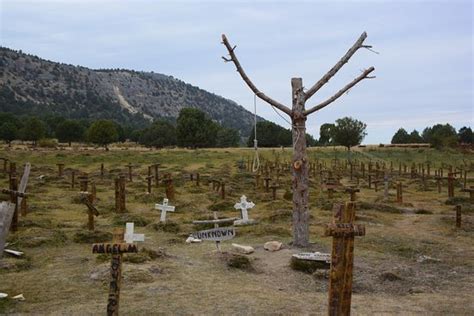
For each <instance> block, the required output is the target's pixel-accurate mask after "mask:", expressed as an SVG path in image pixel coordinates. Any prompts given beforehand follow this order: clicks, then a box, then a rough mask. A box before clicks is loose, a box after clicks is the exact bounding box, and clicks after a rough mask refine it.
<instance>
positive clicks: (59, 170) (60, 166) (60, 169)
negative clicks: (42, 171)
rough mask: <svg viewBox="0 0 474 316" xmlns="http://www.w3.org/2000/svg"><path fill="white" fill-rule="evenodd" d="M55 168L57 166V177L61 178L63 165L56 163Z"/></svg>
mask: <svg viewBox="0 0 474 316" xmlns="http://www.w3.org/2000/svg"><path fill="white" fill-rule="evenodd" d="M57 166H58V177H62V176H63V170H64V164H63V163H58V164H57Z"/></svg>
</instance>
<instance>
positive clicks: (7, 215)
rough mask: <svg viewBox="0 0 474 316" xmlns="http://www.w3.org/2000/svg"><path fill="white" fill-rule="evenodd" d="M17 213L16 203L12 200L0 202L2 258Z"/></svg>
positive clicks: (0, 255)
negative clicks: (11, 201) (14, 215)
mask: <svg viewBox="0 0 474 316" xmlns="http://www.w3.org/2000/svg"><path fill="white" fill-rule="evenodd" d="M14 213H15V205H14V204H12V203H10V202H1V203H0V258H2V255H3V250H4V249H5V242H6V240H7V235H8V231H9V228H10V224H11V222H12V219H13V214H14Z"/></svg>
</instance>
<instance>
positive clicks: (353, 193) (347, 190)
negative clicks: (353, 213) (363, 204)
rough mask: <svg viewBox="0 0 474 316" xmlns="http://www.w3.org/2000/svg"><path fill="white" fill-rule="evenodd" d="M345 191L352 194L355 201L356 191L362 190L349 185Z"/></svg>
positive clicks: (352, 199)
mask: <svg viewBox="0 0 474 316" xmlns="http://www.w3.org/2000/svg"><path fill="white" fill-rule="evenodd" d="M344 191H345V192H346V193H349V194H350V195H351V201H352V202H354V201H355V200H356V193H358V192H360V189H359V188H355V187H347V188H346V189H345V190H344Z"/></svg>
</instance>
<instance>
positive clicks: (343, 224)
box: [325, 202, 365, 315]
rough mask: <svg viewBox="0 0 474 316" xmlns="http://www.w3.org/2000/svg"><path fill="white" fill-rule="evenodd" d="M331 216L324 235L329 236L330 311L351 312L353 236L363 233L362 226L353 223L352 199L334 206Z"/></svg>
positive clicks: (348, 313)
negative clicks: (330, 244)
mask: <svg viewBox="0 0 474 316" xmlns="http://www.w3.org/2000/svg"><path fill="white" fill-rule="evenodd" d="M334 211H335V213H334V219H333V223H332V224H328V225H327V226H326V230H325V236H332V237H333V243H332V253H331V272H330V276H329V315H350V311H351V296H352V268H353V260H354V236H364V235H365V226H364V225H354V224H353V221H354V219H355V203H354V202H348V203H346V204H345V206H343V205H335V206H334Z"/></svg>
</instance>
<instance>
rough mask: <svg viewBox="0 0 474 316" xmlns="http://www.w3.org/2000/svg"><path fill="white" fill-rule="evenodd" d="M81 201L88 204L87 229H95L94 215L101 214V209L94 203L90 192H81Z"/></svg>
mask: <svg viewBox="0 0 474 316" xmlns="http://www.w3.org/2000/svg"><path fill="white" fill-rule="evenodd" d="M80 195H81V202H82V203H84V204H85V205H86V206H87V229H89V230H90V231H93V230H94V216H99V211H97V209H96V208H95V206H94V205H93V204H92V203H93V200H92V194H91V193H89V192H81V193H80Z"/></svg>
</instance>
